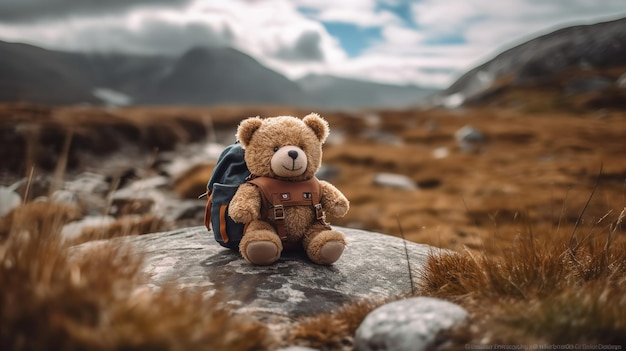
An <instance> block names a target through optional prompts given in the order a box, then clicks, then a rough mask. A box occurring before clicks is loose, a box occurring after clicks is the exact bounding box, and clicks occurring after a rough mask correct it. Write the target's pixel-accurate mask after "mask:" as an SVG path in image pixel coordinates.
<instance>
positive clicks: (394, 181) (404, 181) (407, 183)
mask: <svg viewBox="0 0 626 351" xmlns="http://www.w3.org/2000/svg"><path fill="white" fill-rule="evenodd" d="M374 184H376V185H380V186H388V187H392V188H399V189H406V190H415V189H417V185H415V182H414V181H413V179H411V178H409V177H407V176H405V175H402V174H395V173H378V174H376V175H375V176H374Z"/></svg>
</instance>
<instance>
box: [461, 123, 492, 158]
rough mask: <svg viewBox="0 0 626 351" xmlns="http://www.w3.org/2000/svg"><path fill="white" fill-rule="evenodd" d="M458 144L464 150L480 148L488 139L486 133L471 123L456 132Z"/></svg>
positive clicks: (470, 150)
mask: <svg viewBox="0 0 626 351" xmlns="http://www.w3.org/2000/svg"><path fill="white" fill-rule="evenodd" d="M454 138H455V139H456V142H457V145H458V146H459V148H460V149H461V150H462V151H464V152H473V151H476V150H478V149H479V148H480V147H481V145H482V144H483V143H485V142H486V141H487V138H486V137H485V135H484V134H483V133H482V132H481V131H480V130H478V129H476V128H474V127H473V126H471V125H466V126H463V127H462V128H461V129H459V130H457V131H456V132H455V133H454Z"/></svg>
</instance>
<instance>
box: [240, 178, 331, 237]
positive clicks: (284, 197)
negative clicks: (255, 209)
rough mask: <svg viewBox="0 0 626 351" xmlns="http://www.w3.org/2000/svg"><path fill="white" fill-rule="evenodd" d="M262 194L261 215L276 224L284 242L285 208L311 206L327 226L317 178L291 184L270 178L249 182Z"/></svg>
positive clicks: (255, 179) (317, 216)
mask: <svg viewBox="0 0 626 351" xmlns="http://www.w3.org/2000/svg"><path fill="white" fill-rule="evenodd" d="M248 182H249V183H252V184H254V185H256V186H257V188H258V189H259V191H260V192H261V195H262V196H261V213H262V214H264V215H265V216H264V217H265V218H269V219H271V220H273V221H274V223H275V224H276V231H277V232H278V236H279V237H280V239H281V240H282V241H285V240H286V239H287V234H286V233H285V207H291V206H311V207H313V208H314V210H315V217H316V220H318V221H319V222H320V223H323V224H325V225H327V223H326V214H325V213H324V211H323V209H322V204H321V198H322V186H321V184H320V182H319V180H318V179H317V178H315V177H313V178H311V179H309V180H304V181H300V182H291V181H285V180H279V179H274V178H269V177H257V178H254V179H251V180H248Z"/></svg>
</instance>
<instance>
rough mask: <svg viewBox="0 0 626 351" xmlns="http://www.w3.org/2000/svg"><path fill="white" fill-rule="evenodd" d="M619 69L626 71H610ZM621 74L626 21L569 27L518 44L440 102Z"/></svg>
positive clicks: (476, 70) (462, 79) (625, 49)
mask: <svg viewBox="0 0 626 351" xmlns="http://www.w3.org/2000/svg"><path fill="white" fill-rule="evenodd" d="M620 67H623V68H624V69H623V70H621V71H620V70H619V69H618V70H616V71H615V72H610V71H609V69H610V68H620ZM582 71H584V72H586V73H582V74H581V73H580V72H582ZM600 71H602V72H600ZM564 72H567V75H566V76H565V77H564V76H563V74H564ZM619 72H622V73H625V72H626V18H622V19H618V20H614V21H609V22H603V23H598V24H592V25H580V26H573V27H568V28H564V29H560V30H557V31H554V32H552V33H549V34H546V35H542V36H539V37H537V38H535V39H532V40H529V41H527V42H525V43H523V44H520V45H517V46H515V47H513V48H511V49H509V50H506V51H504V52H502V53H501V54H499V55H497V56H496V57H495V58H493V59H491V60H489V61H487V62H485V63H484V64H482V65H480V66H478V67H476V68H473V69H472V70H470V71H468V72H467V73H465V74H464V75H463V76H461V77H460V78H459V79H458V80H457V81H456V82H454V83H453V84H452V85H451V86H450V87H448V88H447V89H445V90H444V91H442V92H441V93H440V94H439V96H438V99H439V103H441V104H444V105H446V104H452V105H459V104H462V103H467V102H478V101H485V100H489V99H491V98H494V97H496V96H497V95H498V93H501V92H502V91H503V90H505V89H507V88H511V87H524V86H529V85H540V84H543V85H550V84H552V85H553V86H554V87H555V88H557V89H564V90H568V91H571V89H570V88H569V87H570V86H571V84H574V83H575V82H571V81H570V80H569V79H568V76H569V77H571V78H576V79H579V78H581V77H582V78H585V77H589V76H591V75H593V74H595V73H598V74H600V77H601V78H602V77H604V78H606V79H607V80H608V81H610V82H616V81H617V79H618V77H619ZM610 85H611V84H608V85H607V87H608V86H610Z"/></svg>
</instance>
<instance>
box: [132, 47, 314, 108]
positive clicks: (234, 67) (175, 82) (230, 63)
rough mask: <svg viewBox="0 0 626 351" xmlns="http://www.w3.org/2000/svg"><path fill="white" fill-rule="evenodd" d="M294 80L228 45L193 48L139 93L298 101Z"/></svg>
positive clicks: (166, 98)
mask: <svg viewBox="0 0 626 351" xmlns="http://www.w3.org/2000/svg"><path fill="white" fill-rule="evenodd" d="M303 102H304V95H303V94H302V91H301V90H300V87H298V85H297V84H295V83H294V82H292V81H290V80H289V79H287V78H286V77H284V76H282V75H280V74H278V73H276V72H274V71H272V70H270V69H269V68H266V67H265V66H262V65H261V64H260V63H258V62H257V61H256V60H254V59H253V58H251V57H250V56H248V55H245V54H243V53H242V52H240V51H237V50H235V49H231V48H226V47H223V48H193V49H191V50H189V51H188V52H186V53H185V54H184V55H183V56H181V57H180V58H179V59H178V60H177V61H176V62H175V63H174V64H173V65H172V67H171V70H170V71H169V72H168V73H167V74H166V75H164V76H163V77H161V78H160V79H159V80H158V81H156V82H155V83H154V85H153V89H151V90H150V91H148V92H147V93H146V94H145V95H143V96H142V97H141V98H140V99H139V100H138V103H143V104H162V105H166V104H181V103H182V104H194V105H200V104H220V103H221V104H224V103H226V104H228V103H272V104H301V103H303Z"/></svg>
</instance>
